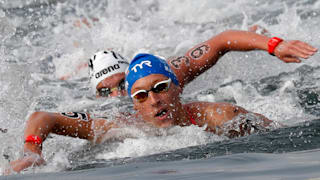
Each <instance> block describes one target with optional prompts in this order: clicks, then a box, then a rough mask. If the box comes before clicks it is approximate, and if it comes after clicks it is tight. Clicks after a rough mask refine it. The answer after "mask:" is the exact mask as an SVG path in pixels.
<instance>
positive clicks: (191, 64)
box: [6, 30, 317, 174]
mask: <svg viewBox="0 0 320 180" xmlns="http://www.w3.org/2000/svg"><path fill="white" fill-rule="evenodd" d="M250 50H264V51H267V52H269V53H270V54H271V55H275V56H276V57H278V58H279V59H280V60H282V61H283V62H286V63H299V62H301V60H300V58H304V59H306V58H309V57H310V56H312V55H314V54H315V53H316V51H317V49H316V48H314V47H312V46H310V45H309V44H307V43H304V42H302V41H297V40H295V41H285V40H282V39H280V38H269V37H267V36H264V35H259V34H256V33H253V32H248V31H234V30H230V31H225V32H222V33H220V34H218V35H216V36H214V37H212V38H211V39H209V40H208V41H205V42H203V43H200V44H198V45H196V46H195V47H193V48H191V49H190V50H189V51H187V53H186V54H185V55H183V56H180V57H176V58H169V60H168V61H167V64H168V67H170V68H169V69H171V70H172V74H174V76H175V78H170V79H168V77H167V76H165V75H155V74H150V75H148V76H146V77H144V78H141V79H137V80H136V81H137V82H134V83H131V86H129V87H131V88H130V91H128V92H129V96H130V97H132V98H133V101H134V104H135V108H136V109H137V115H138V116H141V117H142V118H143V119H144V120H145V121H146V122H148V123H150V124H152V125H154V126H156V127H168V126H171V125H190V123H192V122H194V123H192V124H196V125H199V126H203V125H205V124H206V125H207V126H208V128H209V129H208V130H210V131H212V132H215V133H219V132H216V130H215V127H218V126H220V125H222V124H224V123H225V122H227V121H229V120H230V119H232V118H233V117H234V116H237V115H239V114H245V113H248V111H246V110H245V109H243V108H241V107H238V106H235V105H231V104H226V103H225V104H217V103H205V102H197V103H194V104H193V103H191V104H187V105H182V104H181V103H180V101H178V100H179V99H178V97H176V95H178V94H179V93H181V92H182V89H183V88H184V86H185V85H186V84H188V83H189V82H190V81H192V80H193V79H195V78H196V77H197V76H198V75H200V74H201V73H203V72H205V71H206V70H207V69H209V68H210V67H212V66H213V65H214V64H216V63H217V61H218V60H219V59H220V58H221V57H222V56H223V55H224V54H226V53H227V52H229V51H250ZM100 55H102V56H104V55H105V56H106V57H108V58H106V59H104V60H108V61H110V65H109V64H108V66H106V67H110V69H108V68H107V70H104V71H103V70H102V69H104V68H106V67H97V68H96V65H98V64H99V63H98V62H100V60H102V59H103V58H100V57H99V56H100ZM117 55H118V54H117ZM116 57H118V56H116ZM119 57H120V56H119ZM119 57H118V59H117V58H115V56H114V55H113V53H112V52H111V51H107V53H105V52H100V53H99V55H96V57H95V58H94V57H93V58H91V60H92V62H90V63H91V64H90V63H89V65H90V66H91V69H90V71H91V72H90V77H91V78H90V81H91V84H92V86H93V88H95V89H96V91H97V95H98V96H104V97H109V96H124V95H127V92H126V91H125V90H124V89H123V87H124V86H123V82H124V78H125V73H124V71H123V72H118V73H115V72H114V71H115V70H118V69H124V68H122V67H120V68H118V67H116V66H115V64H116V63H118V60H121V61H122V60H123V59H124V58H123V59H122V58H121V57H120V58H119ZM111 61H112V62H111ZM111 64H112V65H111ZM122 65H124V66H128V64H125V63H124V64H122ZM111 66H112V67H113V69H112V68H111ZM119 66H120V64H119ZM145 66H148V63H147V64H143V67H145ZM139 67H140V66H136V70H139ZM116 68H118V69H116ZM101 72H102V73H101ZM107 72H108V73H107ZM109 72H110V73H109ZM154 76H155V77H154ZM101 77H103V78H101ZM128 77H129V78H130V77H131V76H128ZM108 78H109V79H108ZM149 78H150V79H149ZM141 81H146V82H147V83H146V85H141V84H140V85H141V86H140V85H139V82H141ZM160 82H161V83H160ZM157 83H160V84H157ZM129 84H130V83H129ZM138 85H139V86H140V87H139V86H138ZM160 85H161V86H160ZM169 85H170V86H169ZM139 88H140V89H139ZM159 88H160V89H159ZM162 88H164V89H162ZM167 88H168V90H165V89H167ZM128 90H129V89H128ZM139 90H148V93H144V94H139V93H137V92H138V91H139ZM164 90H165V91H164ZM149 91H150V92H149ZM153 91H159V92H162V91H164V92H166V93H164V95H166V96H164V97H162V95H161V94H162V93H155V92H153ZM167 91H168V92H167ZM141 93H143V91H141ZM140 95H142V97H143V96H146V97H144V98H142V99H146V100H145V102H143V101H144V100H142V99H141V98H139V97H140ZM156 95H158V96H159V98H158V100H156V108H154V107H153V106H152V105H151V104H152V103H151V104H148V103H147V102H149V101H150V100H153V96H156ZM160 95H161V96H160ZM169 95H170V96H169ZM149 96H150V97H149ZM173 96H174V97H173ZM168 97H172V98H173V99H176V100H177V102H173V103H176V104H175V105H176V106H177V107H171V105H170V103H171V102H172V101H169V100H168ZM163 98H164V99H163ZM140 100H142V101H141V102H139V101H140ZM138 103H140V104H138ZM145 103H147V105H146V104H145ZM158 103H159V104H160V105H161V106H160V105H158ZM168 103H169V104H168ZM164 104H165V105H164ZM145 105H146V106H145ZM143 107H146V108H149V109H150V113H143V112H142V111H141V109H143ZM198 107H199V108H198ZM157 108H158V109H157ZM176 109H177V113H178V114H177V113H172V111H173V110H175V111H176ZM151 112H152V113H156V114H152V113H151ZM196 112H199V113H200V114H201V117H197V116H196V114H195V113H196ZM211 112H212V113H213V115H214V116H213V117H209V116H211V114H212V113H211ZM215 112H222V113H221V116H219V114H217V115H216V114H215ZM207 116H208V117H207ZM258 116H261V118H262V119H264V123H263V125H264V126H267V125H268V124H269V123H270V120H268V119H267V118H265V117H263V116H262V115H258ZM161 119H163V120H164V121H163V122H162V121H161ZM188 119H189V120H188ZM192 119H194V120H192ZM116 127H117V124H115V123H113V122H108V121H107V120H105V119H92V118H91V117H90V115H89V114H86V113H77V112H74V113H48V112H35V113H33V114H32V115H31V116H30V117H29V119H28V121H27V124H26V128H25V132H24V139H25V143H24V152H25V156H24V157H22V158H21V159H18V160H16V161H12V162H11V163H10V168H9V169H7V170H6V174H10V172H12V171H14V172H20V171H21V170H23V169H25V168H28V167H30V166H33V165H41V164H43V163H44V162H45V161H44V159H43V157H42V154H41V151H42V143H43V141H44V140H45V139H46V138H47V136H48V135H49V133H55V134H58V135H64V136H71V137H78V138H82V139H87V140H89V141H94V140H97V142H99V140H101V139H103V134H104V133H107V132H108V130H110V129H111V128H116ZM97 131H99V132H100V133H99V135H97V134H96V133H95V132H97ZM101 132H103V133H101ZM241 134H243V133H242V132H240V135H241Z"/></svg>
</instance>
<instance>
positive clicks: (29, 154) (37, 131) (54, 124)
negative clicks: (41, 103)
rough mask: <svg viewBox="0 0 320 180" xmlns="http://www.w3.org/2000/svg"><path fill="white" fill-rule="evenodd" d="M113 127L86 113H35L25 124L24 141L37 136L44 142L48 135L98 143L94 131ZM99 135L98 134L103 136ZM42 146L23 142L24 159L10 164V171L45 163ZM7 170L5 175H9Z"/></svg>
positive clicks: (111, 124)
mask: <svg viewBox="0 0 320 180" xmlns="http://www.w3.org/2000/svg"><path fill="white" fill-rule="evenodd" d="M113 126H114V124H113V123H107V122H106V120H104V119H95V120H93V119H91V118H90V116H89V115H88V114H86V113H75V112H73V113H48V112H35V113H33V114H32V115H31V116H30V117H29V119H28V121H27V123H26V128H25V132H24V139H26V138H27V137H28V136H37V137H40V138H41V139H42V141H44V140H45V139H46V138H47V136H48V135H49V134H50V133H55V134H59V135H64V136H71V137H78V138H81V139H87V140H90V141H92V140H96V141H99V139H100V138H101V137H96V136H95V132H96V131H99V132H101V131H103V132H104V133H105V132H107V131H108V130H109V129H110V128H112V127H113ZM104 133H99V134H101V135H102V134H104ZM41 151H42V144H37V143H32V142H25V143H24V157H23V158H21V159H18V160H16V161H12V162H10V166H11V169H12V170H13V171H15V172H20V171H21V170H23V169H25V168H28V167H30V166H33V165H41V164H43V163H44V162H45V161H44V159H43V158H42V155H41ZM9 171H10V170H7V172H6V174H9V173H10V172H9Z"/></svg>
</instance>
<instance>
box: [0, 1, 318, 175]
mask: <svg viewBox="0 0 320 180" xmlns="http://www.w3.org/2000/svg"><path fill="white" fill-rule="evenodd" d="M319 10H320V1H317V0H300V1H291V0H282V1H262V0H246V1H244V0H240V1H234V0H226V1H223V2H212V1H209V0H204V1H201V2H195V1H191V0H183V1H182V0H178V1H177V0H174V1H173V0H169V1H166V2H164V1H163V2H162V1H157V0H148V1H142V0H131V1H125V0H109V1H98V0H89V1H84V0H80V1H64V0H24V1H22V0H10V1H9V0H0V65H1V68H0V95H1V96H0V104H1V106H0V115H1V116H0V117H1V118H0V122H1V123H0V128H1V129H2V131H0V140H1V146H0V153H1V155H2V156H0V165H1V167H5V166H7V164H8V161H10V160H14V159H17V158H18V157H20V156H21V153H22V144H23V143H22V136H23V129H24V126H25V122H26V119H27V117H28V115H30V114H31V113H32V112H34V111H40V110H41V111H51V112H56V111H86V112H90V113H93V114H95V115H97V116H108V117H111V119H112V116H113V115H114V114H116V113H117V112H119V111H124V110H126V109H131V108H132V105H131V104H130V101H129V100H128V99H125V98H124V99H110V100H107V101H104V100H95V99H94V97H93V94H92V90H91V89H90V88H89V83H88V78H87V76H88V72H87V69H85V68H84V69H80V70H77V69H78V67H79V65H81V63H84V62H86V60H87V59H88V58H89V57H90V56H91V55H92V53H93V52H95V51H97V50H101V49H106V48H113V49H114V50H116V51H119V52H120V53H121V54H123V55H124V56H125V57H127V58H128V59H129V58H132V57H133V55H134V54H135V53H137V52H140V51H149V52H151V53H156V54H159V55H162V56H164V57H170V56H177V55H181V54H183V53H184V52H185V51H186V50H187V49H188V48H190V47H192V46H194V45H195V44H197V43H199V42H202V41H204V40H207V39H209V38H210V37H212V36H213V35H215V34H217V33H219V32H222V31H224V30H227V29H243V30H245V29H247V28H248V26H250V25H252V24H259V25H261V26H264V27H265V28H267V29H268V30H269V31H270V33H271V34H272V35H274V36H280V37H283V38H285V39H300V40H304V41H306V42H308V43H310V44H312V45H313V46H315V47H319V42H320V41H319V39H320V32H319V31H318V29H319V26H320V25H319V24H320V23H319V13H320V11H319ZM83 18H85V19H87V22H88V23H87V24H88V25H86V22H84V23H83V22H81V20H82V19H83ZM318 59H319V55H318V54H316V55H315V56H313V57H312V58H310V59H308V60H306V61H304V62H303V63H301V64H284V63H282V62H281V61H279V60H277V59H276V58H275V57H272V56H270V55H268V54H267V53H266V52H261V51H254V52H250V53H240V52H232V53H228V54H227V55H225V56H224V57H223V58H221V59H220V60H219V62H218V63H217V64H216V65H215V66H214V67H213V68H211V69H210V70H209V71H208V72H206V73H205V74H203V75H201V76H200V77H198V78H197V79H196V80H195V81H194V82H192V83H191V84H190V85H188V86H187V87H186V89H185V90H184V94H183V100H184V101H192V100H206V101H213V102H216V101H227V102H232V103H236V104H237V105H240V106H242V107H245V108H246V109H248V110H250V111H254V112H258V113H261V114H264V115H265V116H267V117H268V118H270V119H272V120H275V121H277V122H280V123H282V124H285V125H286V126H288V127H287V128H284V129H276V130H274V131H271V132H266V133H263V134H257V135H252V136H248V137H243V138H239V139H232V140H229V139H227V138H225V137H219V136H216V135H212V134H210V133H206V132H203V131H202V129H201V128H199V127H195V126H191V127H187V128H179V127H176V128H173V129H171V130H170V131H168V132H164V131H161V130H158V131H156V130H145V131H142V130H139V129H134V128H129V127H128V128H124V129H123V130H122V131H121V132H114V134H116V135H113V134H112V135H110V136H109V137H106V138H107V141H106V142H105V143H104V144H103V145H95V146H92V145H90V144H88V143H87V142H86V141H84V140H79V139H72V138H67V137H60V136H56V135H52V138H48V139H47V140H46V142H45V144H44V149H43V153H44V157H45V159H46V161H47V165H46V166H44V167H37V168H34V169H29V170H27V171H24V172H22V175H18V176H12V177H10V178H11V179H15V178H19V177H21V176H23V178H26V179H27V178H29V179H31V178H34V179H36V178H39V179H41V178H43V177H44V176H48V177H49V179H57V178H58V177H59V178H65V179H72V178H74V179H77V178H80V177H83V176H87V177H92V178H94V179H102V178H103V179H123V178H125V177H126V178H127V177H130V178H131V179H143V178H145V179H150V177H154V178H156V179H173V178H181V179H187V178H191V179H194V178H195V177H197V178H199V177H200V175H202V176H201V177H203V179H209V178H210V179H211V178H212V177H216V178H217V179H233V178H235V177H237V178H238V179H257V178H260V179H272V178H273V179H279V178H282V179H304V178H315V177H319V176H320V174H319V173H318V172H317V169H319V159H318V157H319V151H318V149H319V148H320V143H319V142H318V140H317V139H319V128H318V127H320V126H319V120H318V119H319V109H320V108H319V101H320V100H319V93H320V88H319V87H320V86H319V85H320V84H319V77H320V76H319V72H320V71H319V69H320V63H319V61H317V60H318ZM66 75H70V78H69V79H68V80H67V81H64V80H60V78H61V77H63V76H66ZM151 132H153V133H151ZM310 150H311V151H310ZM159 161H160V162H159ZM239 166H240V167H241V169H239ZM136 167H138V168H136ZM195 167H197V168H195ZM208 167H210V168H211V167H212V169H208ZM34 173H35V174H34ZM42 173H49V174H46V175H44V174H42ZM298 174H299V175H298ZM0 179H1V177H0Z"/></svg>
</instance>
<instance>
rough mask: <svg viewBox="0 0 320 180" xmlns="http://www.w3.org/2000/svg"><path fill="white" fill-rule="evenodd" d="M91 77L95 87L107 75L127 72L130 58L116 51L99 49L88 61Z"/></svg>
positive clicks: (94, 87)
mask: <svg viewBox="0 0 320 180" xmlns="http://www.w3.org/2000/svg"><path fill="white" fill-rule="evenodd" d="M88 65H89V77H90V82H91V85H92V88H93V89H96V87H97V85H98V84H99V83H100V82H101V81H102V80H104V79H105V78H107V77H110V76H112V75H114V74H117V73H122V72H125V71H126V69H127V67H128V66H129V62H128V60H126V59H125V58H123V57H122V56H121V55H120V54H118V53H115V52H114V51H99V52H97V53H95V54H94V55H93V56H92V57H91V58H90V59H89V62H88Z"/></svg>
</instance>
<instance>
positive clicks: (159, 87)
mask: <svg viewBox="0 0 320 180" xmlns="http://www.w3.org/2000/svg"><path fill="white" fill-rule="evenodd" d="M170 84H171V79H170V78H169V79H167V80H164V81H160V82H158V83H157V84H155V85H154V86H153V88H151V89H150V90H145V89H140V90H138V91H136V92H135V93H133V94H132V95H131V98H134V99H136V100H137V101H138V102H140V103H141V102H144V101H146V100H147V99H148V96H149V92H150V91H152V92H154V93H161V92H166V91H168V90H169V87H170Z"/></svg>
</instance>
